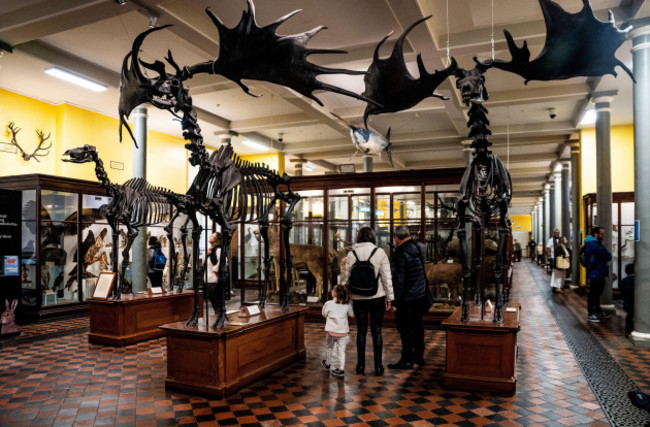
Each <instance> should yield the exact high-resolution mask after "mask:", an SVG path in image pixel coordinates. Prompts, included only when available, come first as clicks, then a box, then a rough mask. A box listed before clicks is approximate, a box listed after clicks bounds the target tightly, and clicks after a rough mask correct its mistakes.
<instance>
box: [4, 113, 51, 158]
mask: <svg viewBox="0 0 650 427" xmlns="http://www.w3.org/2000/svg"><path fill="white" fill-rule="evenodd" d="M7 128H8V129H9V131H10V132H11V141H10V142H9V144H10V145H14V146H16V147H17V148H18V150H20V154H21V155H22V156H23V159H24V160H25V161H29V160H30V159H34V160H36V161H37V162H40V160H38V158H39V157H45V156H47V155H48V154H49V153H50V148H51V147H52V141H50V142H48V143H47V145H44V144H45V143H46V141H47V140H48V139H50V135H51V133H48V134H47V136H45V132H43V131H42V130H37V131H36V135H37V136H38V145H37V146H36V149H35V150H34V151H33V152H32V153H31V154H28V153H27V152H26V151H25V150H23V148H22V147H21V146H20V145H18V141H17V140H16V135H18V132H20V130H21V128H19V127H18V126H16V124H15V123H14V122H9V124H8V125H7Z"/></svg>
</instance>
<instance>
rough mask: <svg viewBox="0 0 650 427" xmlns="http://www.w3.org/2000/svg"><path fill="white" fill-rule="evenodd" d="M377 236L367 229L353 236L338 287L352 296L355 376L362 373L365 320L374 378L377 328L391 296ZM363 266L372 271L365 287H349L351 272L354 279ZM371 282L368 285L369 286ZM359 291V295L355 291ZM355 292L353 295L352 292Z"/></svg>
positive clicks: (378, 370) (379, 371)
mask: <svg viewBox="0 0 650 427" xmlns="http://www.w3.org/2000/svg"><path fill="white" fill-rule="evenodd" d="M376 242H377V236H376V234H375V231H374V230H373V229H372V228H370V227H361V228H360V229H359V231H358V232H357V243H356V244H355V245H354V247H353V248H352V250H351V251H350V252H349V253H348V256H347V258H346V262H345V266H344V268H343V274H342V277H341V283H347V284H349V286H350V292H351V293H352V308H353V309H354V316H355V318H356V321H357V368H356V373H357V374H359V375H363V374H364V373H365V369H366V335H367V334H368V318H369V317H370V330H371V334H372V348H373V354H374V359H375V375H376V376H381V375H384V364H383V358H382V353H383V347H384V342H383V338H382V335H381V327H382V323H383V322H384V312H385V311H388V310H390V308H391V301H393V300H394V299H395V298H394V296H393V284H392V279H391V271H390V261H389V260H388V255H386V252H384V250H383V249H381V248H378V247H377V246H376ZM363 262H366V263H367V262H370V264H371V266H372V268H371V269H370V270H371V274H370V276H371V277H370V278H369V279H368V282H369V283H362V284H361V286H357V284H356V283H351V281H350V279H351V272H352V270H355V274H354V275H355V276H357V275H358V274H357V273H358V272H360V271H361V270H360V269H361V268H362V264H363ZM370 282H371V283H370ZM360 287H361V288H366V289H363V291H365V292H362V291H361V290H360V289H359V288H360ZM355 290H356V292H355Z"/></svg>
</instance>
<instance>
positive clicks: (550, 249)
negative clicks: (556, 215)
mask: <svg viewBox="0 0 650 427" xmlns="http://www.w3.org/2000/svg"><path fill="white" fill-rule="evenodd" d="M558 243H560V229H559V228H556V229H555V230H553V237H551V238H550V239H548V241H547V242H546V259H547V260H548V261H550V263H549V264H548V265H549V266H550V267H551V268H555V256H554V255H555V254H554V252H555V247H556V246H557V245H558ZM547 271H548V270H547Z"/></svg>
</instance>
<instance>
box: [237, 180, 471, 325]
mask: <svg viewBox="0 0 650 427" xmlns="http://www.w3.org/2000/svg"><path fill="white" fill-rule="evenodd" d="M463 171H464V169H463V168H454V169H445V170H418V171H399V172H376V173H363V174H340V175H325V176H308V177H306V176H303V177H293V178H292V189H294V191H295V192H297V193H299V194H300V195H301V197H302V199H301V201H300V203H299V204H298V205H297V206H296V209H295V211H294V226H293V229H292V231H291V233H290V242H291V245H292V246H291V247H292V255H293V257H294V267H295V268H294V270H295V271H294V274H293V277H292V283H293V286H292V292H291V293H292V302H293V303H306V304H313V305H320V304H322V302H323V301H326V300H327V299H328V294H329V292H330V290H331V289H332V287H333V286H334V285H336V284H338V283H339V282H340V280H341V268H340V264H341V261H342V260H343V258H345V257H346V256H347V253H348V251H349V250H350V249H351V247H352V246H353V245H354V243H355V240H356V234H357V231H358V230H359V229H360V228H361V227H364V226H368V227H372V228H373V229H374V230H375V231H376V233H377V245H378V246H379V247H381V248H382V249H383V250H384V251H386V253H387V254H388V256H389V258H392V255H393V252H394V246H393V230H394V228H395V227H396V226H398V225H406V226H407V227H409V230H410V232H411V234H412V235H413V236H415V238H417V239H419V240H421V241H422V242H425V244H426V245H427V270H430V271H431V272H433V270H436V271H438V270H445V271H447V270H454V272H455V269H458V270H459V271H460V265H459V264H458V254H457V251H458V246H459V244H458V239H457V238H456V237H455V215H456V212H455V205H456V199H457V197H458V194H457V191H458V187H459V183H460V180H461V178H462V173H463ZM250 228H252V229H253V231H252V232H249V230H250ZM256 229H257V225H253V226H251V225H245V226H243V227H242V228H241V230H240V231H241V232H242V233H245V234H251V233H254V231H255V230H256ZM273 238H277V235H276V236H274V235H272V233H269V240H270V241H271V242H270V247H271V255H273V256H274V263H273V264H274V268H273V270H275V268H279V263H278V262H276V261H277V257H276V253H277V252H275V253H274V250H275V251H279V250H280V247H281V245H280V244H279V243H280V242H279V241H277V242H274V241H272V239H273ZM248 241H249V242H252V243H251V244H248V245H245V246H242V249H241V251H240V256H241V258H242V259H246V260H247V261H246V263H247V264H250V265H249V266H248V265H247V266H246V267H243V266H242V273H244V272H245V273H247V274H248V275H247V276H240V277H245V280H243V281H242V282H244V284H243V286H245V287H247V288H249V289H251V291H247V292H246V293H245V297H246V299H247V300H254V299H256V298H257V295H258V294H257V289H259V285H260V282H256V281H255V280H254V279H255V276H256V275H257V277H258V280H262V279H263V277H262V276H261V275H260V273H258V271H260V270H262V269H261V265H262V255H263V247H262V245H261V244H260V243H259V241H258V240H256V241H253V239H250V240H248ZM274 248H275V249H274ZM282 250H284V249H282ZM443 262H444V263H445V264H448V265H445V266H443V267H434V264H436V263H443ZM271 275H272V277H271V279H273V278H274V277H275V273H274V271H272V272H271ZM437 276H439V277H442V276H441V275H440V274H437ZM449 277H452V278H453V280H455V279H456V275H454V274H451V275H449V274H447V275H446V276H445V278H444V281H443V280H442V279H441V280H438V281H437V282H435V283H434V284H432V287H433V291H434V295H435V296H436V305H435V307H436V309H437V310H439V311H440V312H445V313H448V312H449V311H450V310H453V309H454V307H455V305H456V304H457V301H458V299H457V296H458V295H457V294H458V292H457V289H458V287H459V286H460V284H456V283H447V282H448V281H449V279H448V278H449ZM458 277H460V275H458ZM271 282H272V284H271V286H269V294H271V293H273V292H274V291H275V290H276V289H277V284H275V283H273V280H271ZM438 282H440V283H438ZM252 289H255V291H254V292H253V291H252ZM269 301H271V302H273V301H274V299H273V298H269Z"/></svg>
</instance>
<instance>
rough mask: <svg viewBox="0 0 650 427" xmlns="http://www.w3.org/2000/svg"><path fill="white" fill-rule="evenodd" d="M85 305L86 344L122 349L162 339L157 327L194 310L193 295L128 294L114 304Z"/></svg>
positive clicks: (189, 292) (94, 301) (111, 302)
mask: <svg viewBox="0 0 650 427" xmlns="http://www.w3.org/2000/svg"><path fill="white" fill-rule="evenodd" d="M200 301H201V300H199V302H200ZM89 304H90V333H89V334H88V341H90V342H91V343H95V344H109V345H115V346H125V345H129V344H133V343H137V342H140V341H145V340H150V339H152V338H158V337H162V336H164V335H165V332H164V331H162V330H161V329H160V328H159V326H160V325H164V324H165V323H169V322H177V321H179V320H181V321H186V320H187V319H189V318H190V316H191V315H192V310H193V308H194V291H191V290H186V291H184V292H183V293H181V294H176V293H172V292H168V293H166V294H154V295H147V294H136V295H130V294H129V295H123V296H122V298H121V299H119V300H117V301H112V300H89ZM199 307H203V304H200V305H199Z"/></svg>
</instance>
